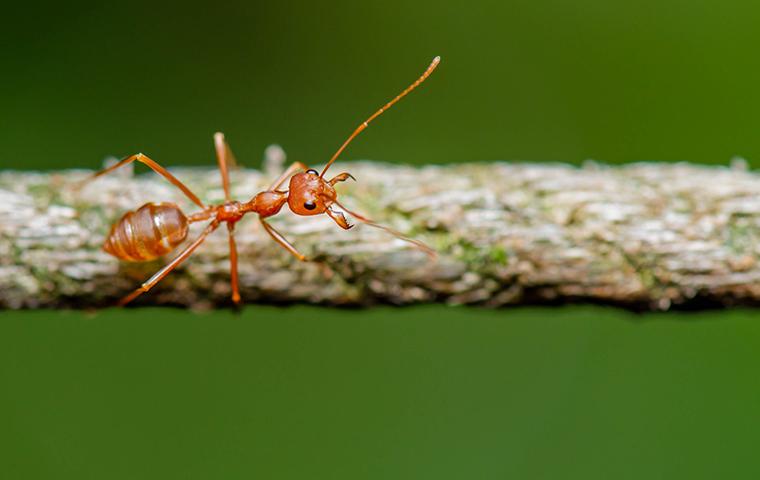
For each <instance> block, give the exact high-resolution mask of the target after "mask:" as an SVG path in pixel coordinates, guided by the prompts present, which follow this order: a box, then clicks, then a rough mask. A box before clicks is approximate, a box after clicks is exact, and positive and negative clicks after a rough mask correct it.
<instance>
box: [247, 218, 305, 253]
mask: <svg viewBox="0 0 760 480" xmlns="http://www.w3.org/2000/svg"><path fill="white" fill-rule="evenodd" d="M259 221H260V222H261V225H263V226H264V230H266V231H267V233H268V234H269V235H270V236H271V237H272V238H273V239H274V241H275V242H277V243H279V244H280V245H281V246H282V248H284V249H285V250H287V251H288V252H290V253H291V255H293V256H294V257H296V258H297V259H299V260H300V261H302V262H307V261H308V259H307V258H306V256H305V255H303V254H302V253H301V252H299V251H298V250H296V247H294V246H293V244H291V243H290V242H289V241H288V240H287V239H286V238H285V237H283V236H282V234H281V233H280V232H278V231H277V230H275V229H274V227H273V226H271V225H270V224H269V223H268V222H267V221H266V220H264V219H263V218H259Z"/></svg>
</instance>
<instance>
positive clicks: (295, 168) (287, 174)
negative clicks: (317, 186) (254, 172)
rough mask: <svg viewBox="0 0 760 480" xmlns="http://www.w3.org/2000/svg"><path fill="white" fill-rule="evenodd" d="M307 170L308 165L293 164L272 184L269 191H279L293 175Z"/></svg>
mask: <svg viewBox="0 0 760 480" xmlns="http://www.w3.org/2000/svg"><path fill="white" fill-rule="evenodd" d="M306 168H307V167H306V165H304V164H303V163H301V162H293V163H292V164H291V165H290V166H289V167H288V168H287V169H286V170H285V171H284V172H282V175H280V176H279V177H278V178H277V180H275V181H274V182H272V185H270V186H269V190H277V189H278V188H280V187H281V186H282V184H283V183H285V180H287V179H288V178H289V177H290V176H291V175H293V174H294V173H296V172H297V171H298V170H306Z"/></svg>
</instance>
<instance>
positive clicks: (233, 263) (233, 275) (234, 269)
mask: <svg viewBox="0 0 760 480" xmlns="http://www.w3.org/2000/svg"><path fill="white" fill-rule="evenodd" d="M227 234H228V236H229V239H230V284H231V285H232V301H233V302H235V305H240V287H239V281H238V255H237V244H236V243H235V224H234V223H231V222H230V223H227Z"/></svg>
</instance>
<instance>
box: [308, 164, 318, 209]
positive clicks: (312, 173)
mask: <svg viewBox="0 0 760 480" xmlns="http://www.w3.org/2000/svg"><path fill="white" fill-rule="evenodd" d="M306 173H308V174H310V175H318V174H319V172H317V171H316V170H314V169H313V168H310V169H308V170H306ZM309 210H311V208H310V209H309Z"/></svg>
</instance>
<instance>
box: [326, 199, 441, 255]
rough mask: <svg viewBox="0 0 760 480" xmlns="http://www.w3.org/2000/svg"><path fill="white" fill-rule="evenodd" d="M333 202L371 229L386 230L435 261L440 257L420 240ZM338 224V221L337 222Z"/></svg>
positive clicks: (335, 201)
mask: <svg viewBox="0 0 760 480" xmlns="http://www.w3.org/2000/svg"><path fill="white" fill-rule="evenodd" d="M333 202H334V203H335V204H337V205H338V206H339V207H340V208H341V209H343V210H344V211H345V212H346V213H348V214H349V215H351V216H352V217H354V218H355V219H357V220H359V221H360V222H362V223H366V224H367V225H369V226H371V227H375V228H379V229H380V230H385V231H386V232H388V233H390V234H391V235H393V236H395V237H396V238H399V239H401V240H403V241H405V242H409V243H411V244H412V245H414V246H415V247H417V248H419V249H420V250H422V251H423V252H425V253H426V254H427V255H428V256H429V257H430V258H433V259H435V258H436V257H437V256H438V254H437V253H436V251H435V250H433V249H432V248H430V247H429V246H427V245H426V244H425V243H423V242H421V241H419V240H415V239H413V238H409V237H407V236H406V235H404V234H402V233H401V232H399V231H398V230H394V229H392V228H391V227H386V226H385V225H381V224H379V223H377V222H375V221H374V220H370V219H369V218H367V217H365V216H364V215H360V214H358V213H356V212H352V211H351V210H349V209H347V208H346V207H344V206H343V205H342V204H341V203H338V201H337V200H333ZM333 213H336V212H333ZM330 217H332V218H333V220H336V219H335V217H333V215H330ZM336 222H338V220H336ZM338 225H340V222H338ZM340 226H341V227H342V225H340ZM343 228H345V227H343Z"/></svg>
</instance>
